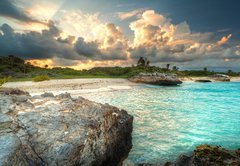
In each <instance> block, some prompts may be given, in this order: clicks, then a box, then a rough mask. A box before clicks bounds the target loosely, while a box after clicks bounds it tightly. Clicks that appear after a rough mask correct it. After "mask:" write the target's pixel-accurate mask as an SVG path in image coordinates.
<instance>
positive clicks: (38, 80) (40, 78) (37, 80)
mask: <svg viewBox="0 0 240 166" xmlns="http://www.w3.org/2000/svg"><path fill="white" fill-rule="evenodd" d="M46 80H50V78H49V76H48V75H46V74H44V75H39V76H36V77H34V78H33V81H34V82H40V81H46Z"/></svg>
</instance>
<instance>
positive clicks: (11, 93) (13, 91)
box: [0, 88, 29, 95]
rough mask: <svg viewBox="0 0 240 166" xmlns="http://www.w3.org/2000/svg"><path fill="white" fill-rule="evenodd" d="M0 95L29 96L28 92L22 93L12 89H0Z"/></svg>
mask: <svg viewBox="0 0 240 166" xmlns="http://www.w3.org/2000/svg"><path fill="white" fill-rule="evenodd" d="M0 93H2V94H7V95H29V93H28V92H24V91H22V90H19V89H12V88H1V89H0Z"/></svg>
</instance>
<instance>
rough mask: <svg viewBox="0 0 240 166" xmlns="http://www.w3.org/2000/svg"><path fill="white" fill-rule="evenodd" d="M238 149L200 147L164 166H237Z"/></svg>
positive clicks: (238, 161) (147, 165) (239, 152)
mask: <svg viewBox="0 0 240 166" xmlns="http://www.w3.org/2000/svg"><path fill="white" fill-rule="evenodd" d="M160 165H161V164H139V165H138V166H160ZM239 165H240V149H238V150H227V149H224V148H222V147H220V146H210V145H200V146H198V147H196V149H195V150H194V152H193V154H192V155H191V156H186V155H181V156H180V157H179V158H178V159H177V161H176V162H174V163H171V162H167V163H165V164H164V166H239Z"/></svg>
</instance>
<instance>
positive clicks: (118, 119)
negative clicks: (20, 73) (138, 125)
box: [0, 89, 133, 166]
mask: <svg viewBox="0 0 240 166" xmlns="http://www.w3.org/2000/svg"><path fill="white" fill-rule="evenodd" d="M132 121H133V117H132V116H130V115H128V114H127V112H126V111H124V110H119V109H118V108H116V107H112V106H109V105H107V104H105V105H102V104H98V103H95V102H91V101H89V100H86V99H84V98H77V99H73V98H71V96H70V95H69V94H61V95H58V96H53V95H52V94H45V95H41V96H33V97H31V96H30V95H29V94H27V93H25V92H21V91H19V90H11V89H7V90H6V91H5V90H1V91H0V166H13V165H14V166H29V165H38V166H41V165H42V166H45V165H51V166H55V165H59V166H61V165H62V166H72V165H119V164H120V163H121V162H122V161H123V160H124V159H125V158H126V157H127V155H128V153H129V151H130V149H131V147H132V142H131V139H132V138H131V133H132Z"/></svg>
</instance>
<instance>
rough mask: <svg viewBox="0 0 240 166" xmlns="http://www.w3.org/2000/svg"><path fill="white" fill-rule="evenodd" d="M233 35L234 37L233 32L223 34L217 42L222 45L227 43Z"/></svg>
mask: <svg viewBox="0 0 240 166" xmlns="http://www.w3.org/2000/svg"><path fill="white" fill-rule="evenodd" d="M231 37H232V34H229V35H228V36H223V37H222V39H221V40H219V41H218V42H217V45H219V46H221V45H223V44H225V43H227V42H228V40H229V39H230V38H231Z"/></svg>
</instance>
